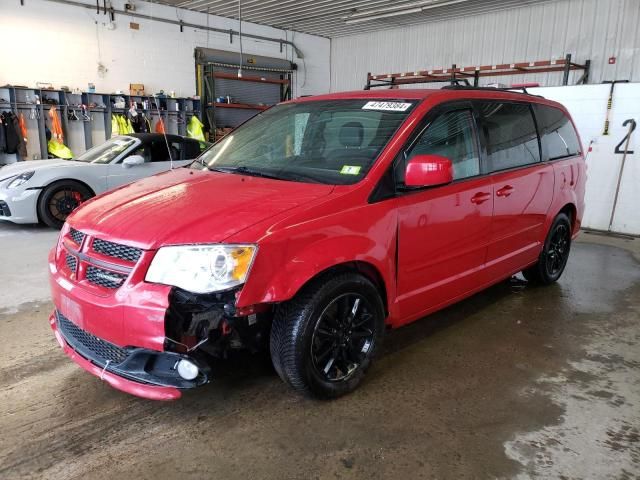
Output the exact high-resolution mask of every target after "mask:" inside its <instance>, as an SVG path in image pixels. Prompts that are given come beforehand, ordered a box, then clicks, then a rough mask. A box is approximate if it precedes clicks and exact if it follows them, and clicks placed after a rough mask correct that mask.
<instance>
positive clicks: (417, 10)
mask: <svg viewBox="0 0 640 480" xmlns="http://www.w3.org/2000/svg"><path fill="white" fill-rule="evenodd" d="M420 12H422V8H409V9H406V10H398V11H396V12H387V13H378V14H376V15H367V16H366V17H365V16H362V17H355V18H353V17H350V18H348V19H347V20H345V22H344V23H346V24H347V25H352V24H354V23H362V22H369V21H371V20H378V19H379V18H388V17H397V16H400V15H409V14H410V13H420Z"/></svg>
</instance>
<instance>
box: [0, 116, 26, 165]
mask: <svg viewBox="0 0 640 480" xmlns="http://www.w3.org/2000/svg"><path fill="white" fill-rule="evenodd" d="M2 119H3V123H4V132H5V144H6V147H5V153H15V154H17V155H18V156H19V157H20V158H26V156H27V146H26V145H25V143H24V139H23V138H22V135H21V133H20V121H19V120H18V117H16V116H15V115H14V114H13V113H12V112H4V113H3V114H2Z"/></svg>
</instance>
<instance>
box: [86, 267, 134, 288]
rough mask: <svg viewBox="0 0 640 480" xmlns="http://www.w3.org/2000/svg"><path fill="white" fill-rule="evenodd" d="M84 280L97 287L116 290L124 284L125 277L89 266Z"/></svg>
mask: <svg viewBox="0 0 640 480" xmlns="http://www.w3.org/2000/svg"><path fill="white" fill-rule="evenodd" d="M86 278H87V280H88V281H89V282H90V283H93V284H94V285H99V286H101V287H105V288H118V287H120V285H122V284H123V283H124V281H125V280H126V279H127V276H126V275H123V274H121V273H116V272H110V271H109V270H103V269H102V268H98V267H94V266H93V265H89V266H88V267H87V273H86Z"/></svg>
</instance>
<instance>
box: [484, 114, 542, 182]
mask: <svg viewBox="0 0 640 480" xmlns="http://www.w3.org/2000/svg"><path fill="white" fill-rule="evenodd" d="M480 108H481V110H482V114H483V129H484V132H485V136H486V139H487V157H488V161H489V168H490V170H492V171H497V170H505V169H507V168H514V167H520V166H523V165H529V164H532V163H536V162H539V161H540V148H539V146H538V133H537V131H536V125H535V123H534V121H533V115H532V113H531V108H530V107H529V105H527V104H519V103H498V102H496V103H488V102H487V103H481V104H480Z"/></svg>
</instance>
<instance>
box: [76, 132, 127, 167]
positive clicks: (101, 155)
mask: <svg viewBox="0 0 640 480" xmlns="http://www.w3.org/2000/svg"><path fill="white" fill-rule="evenodd" d="M134 143H136V139H135V138H133V137H114V138H112V139H111V140H107V141H106V142H105V143H103V144H102V145H98V146H97V147H93V148H90V149H89V150H87V151H86V152H84V153H83V154H82V155H80V156H79V157H76V158H74V159H73V160H76V161H78V162H87V163H110V162H111V161H112V160H113V159H114V158H116V157H117V156H118V155H120V154H121V153H122V152H124V151H125V150H126V149H127V148H129V147H130V146H131V145H133V144H134Z"/></svg>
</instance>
